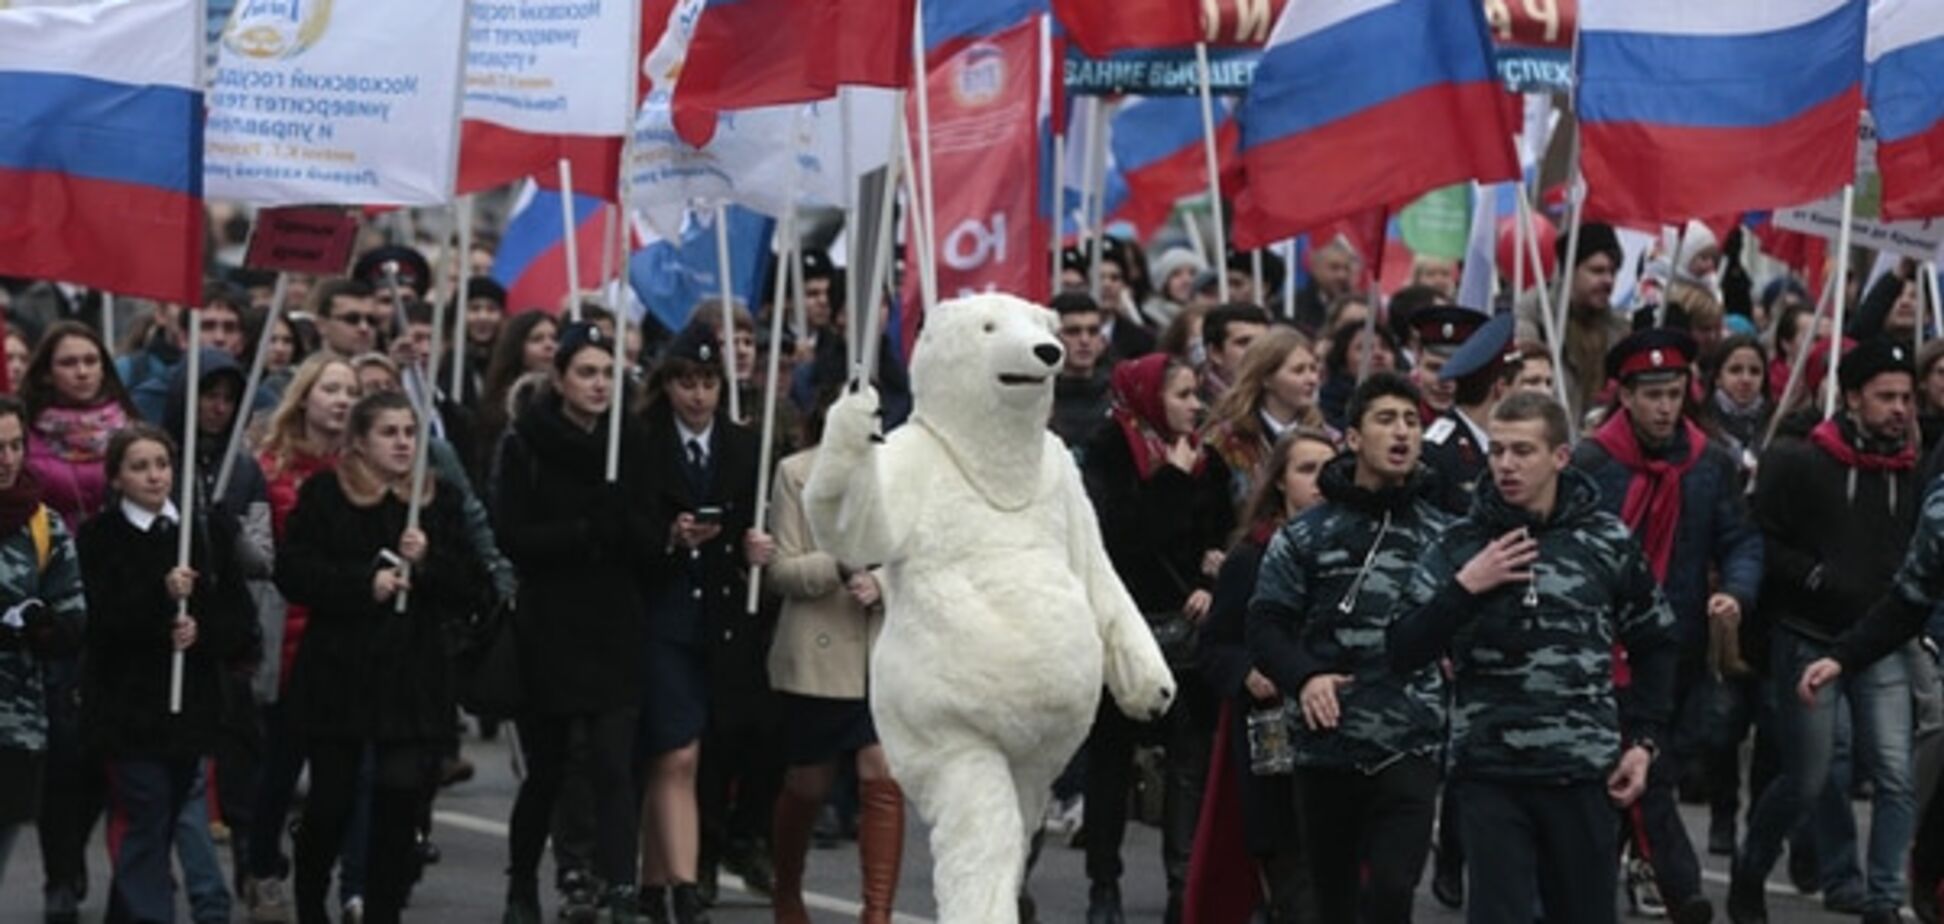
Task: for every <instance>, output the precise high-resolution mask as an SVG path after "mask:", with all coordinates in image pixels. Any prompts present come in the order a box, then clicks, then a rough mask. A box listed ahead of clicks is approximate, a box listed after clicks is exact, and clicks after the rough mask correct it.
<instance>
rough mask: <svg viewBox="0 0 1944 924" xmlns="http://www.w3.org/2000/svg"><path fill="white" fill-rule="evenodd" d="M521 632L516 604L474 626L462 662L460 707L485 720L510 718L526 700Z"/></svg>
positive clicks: (493, 611)
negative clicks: (517, 624) (516, 616)
mask: <svg viewBox="0 0 1944 924" xmlns="http://www.w3.org/2000/svg"><path fill="white" fill-rule="evenodd" d="M519 636H520V633H519V629H518V628H517V627H516V626H515V625H514V618H513V605H512V604H511V603H502V604H500V605H499V606H496V607H493V608H491V609H490V610H488V611H487V615H486V616H484V617H483V618H482V619H480V620H479V622H478V623H477V624H476V625H475V627H474V631H473V632H472V633H471V638H470V639H469V643H468V644H467V645H466V646H465V648H464V650H463V651H461V653H460V655H459V658H458V661H459V671H460V675H459V676H460V680H459V704H460V705H461V706H464V707H465V709H466V711H467V712H470V713H472V714H473V715H476V716H481V717H483V718H496V719H508V718H513V717H514V716H516V715H518V714H519V711H520V709H521V707H522V706H524V705H525V701H526V685H525V680H524V678H523V677H522V676H521V672H520V641H519Z"/></svg>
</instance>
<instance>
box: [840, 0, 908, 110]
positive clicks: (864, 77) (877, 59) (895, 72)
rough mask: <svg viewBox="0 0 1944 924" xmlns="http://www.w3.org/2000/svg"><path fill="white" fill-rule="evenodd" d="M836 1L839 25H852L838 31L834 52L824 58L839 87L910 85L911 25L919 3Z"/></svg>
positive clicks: (896, 87)
mask: <svg viewBox="0 0 1944 924" xmlns="http://www.w3.org/2000/svg"><path fill="white" fill-rule="evenodd" d="M834 2H835V3H836V6H837V22H839V23H842V24H849V26H850V27H849V28H843V27H841V26H840V27H839V28H838V29H837V30H836V32H837V43H836V45H835V46H833V47H834V48H835V51H834V52H831V53H828V54H824V55H823V57H826V58H828V59H829V62H830V64H831V65H832V66H834V67H835V69H836V72H835V73H834V74H833V75H832V78H833V79H834V81H835V83H836V84H837V85H838V86H840V87H887V88H891V89H901V88H904V87H908V86H910V85H911V64H912V54H911V39H912V25H913V22H914V20H915V19H916V17H917V14H918V10H917V4H916V2H914V0H834ZM859 24H864V25H862V26H860V25H859ZM819 52H820V53H821V52H822V50H821V49H819Z"/></svg>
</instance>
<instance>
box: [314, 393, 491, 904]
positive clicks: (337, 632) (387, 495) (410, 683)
mask: <svg viewBox="0 0 1944 924" xmlns="http://www.w3.org/2000/svg"><path fill="white" fill-rule="evenodd" d="M345 435H346V438H347V445H346V447H345V450H344V454H343V456H342V458H341V459H340V461H339V463H338V467H337V470H336V471H335V472H321V473H319V474H317V475H314V476H312V477H311V479H310V480H309V481H306V482H305V483H304V487H303V490H302V491H301V492H300V493H299V495H298V500H297V507H296V509H295V510H294V511H293V512H292V513H291V515H290V520H289V523H288V527H287V529H286V530H285V533H284V542H283V544H282V546H281V547H279V548H278V550H277V587H278V589H279V590H281V591H283V594H284V596H285V597H286V598H288V599H289V600H290V602H292V603H296V604H301V605H304V606H307V607H310V625H309V627H308V629H307V630H306V632H305V635H304V641H303V645H302V646H301V647H300V648H299V649H298V651H297V659H296V662H295V664H294V665H293V666H292V668H291V678H290V690H289V694H288V705H287V708H288V709H289V711H290V720H291V724H292V728H293V729H294V730H295V731H296V733H297V734H298V736H299V738H300V740H302V741H303V742H304V745H305V747H306V749H307V751H308V754H309V757H310V774H311V786H310V796H309V798H308V800H307V801H306V802H305V805H304V826H303V828H302V830H301V831H300V832H299V833H298V837H297V857H296V875H295V886H296V901H297V920H298V922H299V924H325V922H326V921H327V920H328V918H327V917H326V915H325V910H324V900H325V895H326V892H327V890H328V888H329V886H330V879H331V867H332V866H333V865H334V864H335V863H336V862H337V859H338V848H339V846H340V845H341V844H343V842H344V830H345V826H346V825H347V824H348V823H349V822H350V819H351V812H352V809H353V807H354V806H355V804H356V802H357V799H358V787H359V781H358V776H359V770H360V767H361V766H362V765H363V764H364V762H365V759H366V755H367V753H369V754H370V755H371V756H372V758H373V761H374V763H373V767H374V770H373V773H372V779H371V829H370V835H369V842H368V843H369V852H368V864H369V872H368V880H367V882H366V885H365V895H364V898H365V920H366V921H368V922H371V924H390V922H395V921H397V920H398V917H399V911H400V909H401V908H402V907H403V905H404V902H405V898H406V894H407V892H408V890H409V889H410V888H411V884H412V880H413V878H414V875H413V874H414V872H415V871H416V870H417V868H418V864H417V862H416V860H415V856H416V852H415V846H416V844H415V830H414V829H415V823H416V820H417V818H418V817H419V806H420V802H421V800H422V799H423V793H424V792H425V791H426V790H427V789H428V787H429V786H430V784H431V782H432V780H433V779H435V777H434V774H435V773H436V772H437V770H438V765H439V757H440V755H441V754H443V753H444V745H445V742H446V740H447V739H448V738H450V737H451V736H452V734H453V729H452V716H453V709H454V704H453V699H452V677H451V672H450V667H449V664H450V661H449V659H448V658H447V656H446V649H445V638H446V631H447V628H448V626H449V625H451V624H452V623H454V622H456V621H458V620H462V619H464V618H466V617H467V615H468V614H470V613H471V612H472V611H473V610H474V609H475V608H476V607H477V606H478V605H479V604H480V602H481V600H482V599H483V597H484V595H485V594H486V592H487V588H488V586H489V585H488V582H487V577H486V568H485V566H484V565H483V564H482V563H481V562H480V560H479V556H478V555H477V554H476V553H474V551H473V547H472V543H471V542H470V541H469V540H468V537H467V533H466V531H465V520H464V517H463V514H462V512H461V510H460V504H459V500H460V499H459V493H458V492H457V491H454V490H452V489H451V487H450V486H449V485H444V484H438V483H436V482H435V481H428V482H427V484H426V488H425V490H426V498H425V502H424V505H423V506H422V507H421V510H420V514H419V524H418V528H416V529H413V528H410V526H409V522H410V521H409V518H408V517H409V508H410V505H411V492H412V484H411V480H412V479H411V473H412V462H413V459H414V457H415V447H416V444H417V441H418V416H417V414H415V413H414V412H413V410H412V405H411V402H410V401H409V400H407V399H406V398H405V396H403V395H399V394H376V395H371V396H368V397H366V398H364V399H363V400H361V401H359V402H358V404H357V405H356V406H355V407H353V408H352V409H351V419H350V423H349V425H348V426H347V428H346V433H345ZM401 594H403V595H405V598H406V603H405V609H404V611H403V612H400V611H399V606H400V604H399V602H398V598H399V596H400V595H401Z"/></svg>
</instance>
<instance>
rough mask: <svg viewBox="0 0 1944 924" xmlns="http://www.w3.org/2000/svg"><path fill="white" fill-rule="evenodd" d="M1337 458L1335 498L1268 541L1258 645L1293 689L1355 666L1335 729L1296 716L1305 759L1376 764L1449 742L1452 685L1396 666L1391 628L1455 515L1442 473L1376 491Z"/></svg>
mask: <svg viewBox="0 0 1944 924" xmlns="http://www.w3.org/2000/svg"><path fill="white" fill-rule="evenodd" d="M1355 471H1356V458H1355V457H1353V456H1348V455H1344V456H1338V457H1337V458H1336V459H1334V460H1332V461H1331V462H1330V463H1329V464H1328V465H1326V466H1325V467H1324V469H1323V472H1322V474H1321V475H1320V476H1319V478H1318V484H1319V486H1320V487H1321V489H1322V491H1323V496H1324V498H1325V499H1326V503H1324V504H1322V505H1320V506H1317V507H1315V508H1312V509H1311V510H1309V511H1307V512H1306V513H1304V514H1303V515H1302V516H1300V517H1298V518H1296V519H1295V520H1293V521H1291V522H1290V523H1289V525H1287V526H1284V527H1283V528H1282V530H1281V531H1280V532H1279V533H1278V534H1277V535H1276V537H1275V539H1274V540H1273V541H1272V542H1271V543H1270V545H1269V551H1268V554H1267V555H1266V556H1265V557H1264V559H1263V563H1262V573H1261V576H1260V577H1259V578H1258V579H1257V583H1256V592H1255V597H1254V599H1253V600H1252V601H1251V603H1250V604H1249V618H1248V637H1249V651H1250V653H1251V654H1252V655H1253V656H1254V658H1255V662H1256V664H1258V665H1259V666H1260V667H1261V669H1262V671H1263V673H1264V674H1266V675H1267V676H1268V677H1269V679H1270V680H1272V681H1274V682H1275V684H1276V687H1277V689H1279V690H1281V691H1282V693H1283V695H1284V696H1288V697H1292V698H1293V697H1295V696H1296V695H1297V694H1298V693H1299V691H1301V690H1302V688H1303V683H1304V682H1305V681H1307V680H1309V678H1310V677H1312V676H1314V675H1316V674H1323V673H1332V674H1348V675H1350V676H1351V677H1352V678H1353V679H1352V680H1351V682H1350V684H1349V685H1348V686H1345V687H1342V688H1340V689H1339V690H1338V692H1337V699H1338V704H1339V705H1340V706H1341V707H1342V720H1341V722H1340V723H1339V725H1338V727H1337V728H1335V729H1333V730H1328V729H1326V730H1321V731H1313V730H1311V729H1310V728H1309V727H1308V725H1306V724H1305V723H1303V722H1301V721H1300V720H1299V721H1298V722H1297V723H1296V729H1295V743H1296V760H1297V763H1299V764H1302V765H1304V766H1317V767H1335V768H1355V769H1358V770H1363V771H1365V772H1374V771H1376V770H1377V769H1380V768H1382V767H1383V766H1384V765H1386V764H1388V763H1390V762H1391V761H1394V760H1396V759H1397V758H1398V757H1400V756H1404V755H1411V754H1432V753H1435V752H1437V750H1438V749H1439V747H1440V746H1441V745H1442V744H1443V743H1444V687H1443V681H1442V678H1441V677H1440V676H1439V674H1438V671H1437V669H1436V668H1435V667H1434V666H1432V665H1430V664H1429V663H1427V664H1424V665H1422V666H1420V667H1419V668H1417V669H1416V670H1413V671H1409V672H1407V673H1402V674H1400V673H1396V672H1393V671H1392V670H1391V666H1390V656H1389V653H1388V652H1387V651H1386V649H1385V640H1384V632H1385V629H1386V628H1387V627H1388V626H1389V625H1390V623H1391V621H1392V620H1393V619H1395V618H1396V616H1397V613H1398V603H1399V600H1400V599H1401V598H1402V596H1403V593H1404V586H1405V582H1406V581H1408V580H1409V579H1410V576H1411V569H1412V567H1413V566H1414V565H1415V564H1416V562H1417V559H1418V556H1419V554H1420V553H1422V552H1423V550H1424V548H1425V546H1427V545H1429V544H1430V543H1431V541H1432V540H1433V539H1434V538H1435V537H1436V536H1437V535H1438V533H1439V532H1441V531H1443V530H1444V529H1445V527H1446V526H1447V525H1448V524H1449V523H1450V520H1451V518H1450V517H1449V516H1448V515H1447V514H1445V513H1444V512H1443V511H1441V510H1439V509H1438V508H1437V506H1436V505H1435V504H1434V503H1433V502H1432V498H1431V495H1432V489H1433V487H1434V486H1435V485H1436V483H1437V479H1436V477H1435V476H1434V475H1432V474H1431V473H1430V472H1429V471H1428V470H1426V469H1423V468H1419V469H1418V471H1417V472H1416V473H1415V474H1414V475H1413V476H1412V477H1411V480H1410V482H1409V483H1408V484H1406V485H1404V486H1403V487H1400V488H1396V489H1393V490H1388V491H1382V492H1373V491H1370V490H1367V489H1364V488H1361V487H1358V486H1357V485H1356V483H1355V480H1354V477H1353V476H1354V473H1355Z"/></svg>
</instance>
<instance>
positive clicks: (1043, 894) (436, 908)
mask: <svg viewBox="0 0 1944 924" xmlns="http://www.w3.org/2000/svg"><path fill="white" fill-rule="evenodd" d="M467 752H468V754H469V756H470V757H471V758H472V759H473V761H474V762H475V764H476V765H477V766H478V770H479V773H478V776H477V777H476V778H475V779H473V780H472V781H471V782H468V783H464V784H461V785H459V786H456V787H453V788H451V789H449V790H447V791H446V792H445V793H444V794H443V795H442V796H441V797H440V799H439V804H438V806H437V814H436V816H435V819H436V825H435V827H436V831H435V838H434V839H435V840H436V842H437V843H438V845H439V847H440V848H441V850H442V852H443V854H444V859H443V861H442V862H441V863H440V864H439V865H437V866H434V867H432V868H430V869H429V870H428V871H427V873H426V877H425V881H424V882H423V883H421V884H420V886H419V888H418V890H417V891H416V893H415V894H414V897H413V903H412V907H411V908H410V909H408V910H407V912H406V915H405V918H406V920H408V921H412V922H420V921H423V922H434V924H447V922H452V924H458V922H466V924H482V922H488V924H489V922H496V921H498V919H499V913H500V909H501V900H502V898H503V897H504V894H505V879H504V869H505V863H506V819H507V817H508V815H509V814H510V812H511V809H512V802H513V795H514V792H515V789H516V783H515V779H514V776H513V773H512V769H511V766H510V762H509V760H508V750H507V745H506V742H505V739H504V738H503V737H502V739H501V740H500V741H497V742H481V741H477V740H469V741H468V742H467ZM1686 811H1687V817H1688V822H1689V829H1690V832H1691V833H1692V834H1693V835H1694V836H1695V838H1696V842H1697V843H1700V842H1702V841H1703V839H1704V838H1703V834H1704V828H1705V821H1704V814H1703V813H1702V811H1701V810H1697V809H1693V808H1689V809H1687V810H1686ZM1862 815H1863V816H1864V817H1863V818H1862V821H1863V822H1864V823H1867V815H1868V813H1867V812H1863V813H1862ZM1865 842H1867V841H1865ZM1124 856H1125V858H1126V861H1127V867H1128V871H1127V875H1126V878H1125V879H1124V880H1123V882H1122V890H1123V893H1124V899H1125V903H1126V911H1127V916H1128V920H1130V921H1159V920H1160V919H1161V913H1162V908H1163V905H1164V904H1165V899H1166V888H1165V885H1164V883H1163V881H1162V876H1161V866H1160V836H1159V835H1158V833H1156V832H1155V831H1154V830H1153V829H1150V828H1145V827H1139V826H1136V827H1135V828H1134V829H1132V830H1130V831H1129V832H1128V838H1127V846H1126V851H1125V854H1124ZM1705 863H1706V866H1707V868H1708V871H1707V873H1706V876H1707V877H1708V880H1709V883H1708V889H1709V894H1710V895H1711V896H1713V897H1714V898H1715V899H1716V902H1717V911H1719V901H1720V898H1721V894H1722V891H1723V889H1724V888H1725V883H1726V881H1727V877H1726V863H1725V861H1724V860H1723V859H1722V858H1718V857H1707V858H1705ZM106 864H107V855H106V853H105V851H104V849H103V848H102V846H101V839H100V837H99V832H97V836H96V838H95V840H94V842H93V845H92V849H91V860H90V873H91V875H92V879H93V886H92V891H91V894H90V897H89V899H88V902H87V904H86V905H85V906H84V910H83V917H82V920H83V921H86V922H94V921H99V920H101V908H102V899H101V896H102V895H103V894H104V893H105V891H106V888H107V870H106ZM930 873H931V870H930V859H929V854H928V852H927V850H926V842H925V832H924V830H923V828H922V826H921V825H920V824H919V823H918V821H917V820H916V817H915V813H914V816H913V819H912V822H911V828H910V832H909V835H908V837H907V840H906V845H905V866H904V875H903V880H902V882H901V884H900V887H899V893H898V903H897V907H898V911H899V920H900V921H901V922H904V924H915V922H928V921H930V920H931V919H932V915H933V913H934V908H933V905H932V897H931V880H930ZM1780 875H1781V873H1780V871H1778V872H1777V876H1778V881H1779V877H1780ZM551 876H552V872H551V870H550V869H549V870H547V871H545V872H543V879H542V881H543V883H545V882H551ZM807 879H808V881H807V889H808V890H809V891H810V892H811V893H812V894H811V895H810V896H809V903H810V905H811V911H812V916H813V917H814V918H815V919H816V920H817V921H818V922H819V924H824V922H830V924H835V922H840V921H846V920H853V921H854V920H856V914H857V904H856V896H857V889H858V875H857V853H856V850H855V848H854V845H851V844H848V843H846V844H843V845H841V846H839V847H836V848H832V849H827V850H813V851H812V852H811V856H810V863H809V873H808V877H807ZM40 882H41V867H40V856H39V849H38V847H37V846H36V845H35V842H34V838H33V835H32V832H31V831H29V832H26V833H24V834H23V835H22V837H21V841H20V844H19V845H18V846H17V847H16V848H15V850H14V855H13V860H12V863H11V865H10V866H9V868H8V870H7V873H6V879H5V881H0V924H16V922H31V921H39V920H40V917H39V911H40V890H39V886H40ZM1032 892H1033V895H1034V897H1035V898H1036V900H1037V901H1038V903H1039V909H1040V920H1042V921H1045V922H1049V924H1050V922H1078V921H1083V920H1084V919H1085V911H1086V900H1087V881H1086V875H1085V872H1084V867H1083V863H1082V856H1081V853H1080V852H1079V851H1077V850H1073V849H1069V848H1067V847H1065V846H1049V848H1048V849H1047V850H1046V852H1045V854H1044V856H1043V857H1042V858H1041V861H1040V864H1039V867H1038V869H1037V870H1036V871H1035V873H1034V875H1033V880H1032ZM1770 892H1771V895H1770V900H1769V910H1770V913H1771V918H1772V920H1774V921H1776V922H1778V924H1781V922H1790V924H1795V922H1820V921H1840V920H1855V919H1854V918H1853V917H1844V916H1839V915H1834V914H1830V913H1827V912H1824V911H1823V910H1822V906H1821V905H1820V903H1819V902H1818V901H1817V900H1816V899H1814V898H1804V897H1802V896H1798V895H1796V894H1795V892H1794V890H1793V889H1790V888H1788V887H1787V886H1772V887H1771V890H1770ZM544 898H545V901H546V902H547V907H548V911H549V913H551V912H552V910H553V896H552V895H550V894H549V895H546V896H544ZM184 907H185V909H186V906H184ZM712 918H713V920H714V921H715V922H717V924H758V922H767V921H769V920H770V915H769V908H768V905H767V904H766V903H765V902H764V901H763V900H762V899H760V898H758V897H755V896H752V895H749V894H747V893H744V892H742V891H739V890H738V889H736V888H734V887H733V884H725V888H724V890H723V893H722V902H721V904H720V905H719V906H718V907H717V908H716V909H715V911H714V912H713V914H712ZM181 919H182V920H184V921H187V920H188V916H187V912H186V910H185V911H184V913H183V916H182V918H181ZM234 919H235V920H237V921H242V920H243V919H244V917H243V915H242V913H241V909H240V908H239V909H238V911H237V913H236V915H235V917H234ZM1417 920H1419V921H1430V922H1457V921H1462V920H1463V916H1462V915H1461V914H1456V913H1453V912H1449V911H1446V910H1444V909H1443V908H1442V907H1439V906H1438V905H1437V904H1436V903H1434V902H1433V901H1432V900H1431V899H1430V897H1429V894H1428V887H1426V889H1422V890H1421V891H1420V899H1419V903H1418V914H1417ZM1717 920H1725V917H1723V916H1719V915H1718V917H1717Z"/></svg>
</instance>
